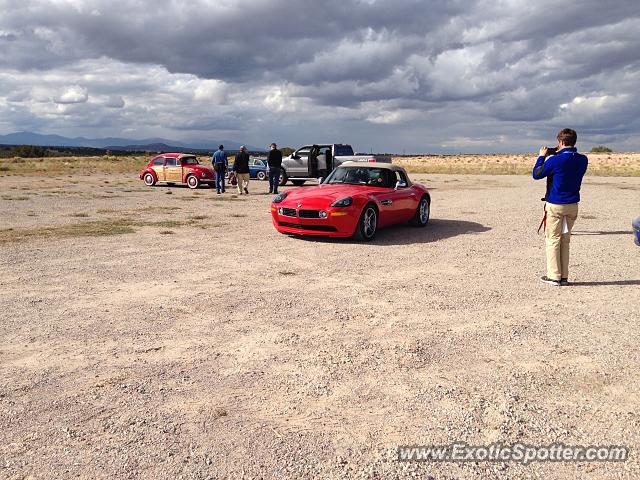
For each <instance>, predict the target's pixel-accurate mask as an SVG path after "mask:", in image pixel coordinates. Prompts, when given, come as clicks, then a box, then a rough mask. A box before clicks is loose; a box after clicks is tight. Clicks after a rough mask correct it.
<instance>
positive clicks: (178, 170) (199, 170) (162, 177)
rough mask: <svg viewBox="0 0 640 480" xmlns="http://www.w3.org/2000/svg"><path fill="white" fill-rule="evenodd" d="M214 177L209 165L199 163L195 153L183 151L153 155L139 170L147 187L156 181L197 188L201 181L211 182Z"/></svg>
mask: <svg viewBox="0 0 640 480" xmlns="http://www.w3.org/2000/svg"><path fill="white" fill-rule="evenodd" d="M214 178H215V177H214V173H213V169H212V168H211V167H207V166H205V165H201V164H200V162H198V159H197V158H196V156H195V155H191V154H185V153H163V154H161V155H158V156H156V157H153V158H152V159H151V160H150V161H149V164H148V165H147V167H146V168H144V169H143V170H142V171H141V172H140V179H141V180H143V181H144V184H145V185H147V186H149V187H151V186H153V185H155V184H156V183H157V182H167V183H186V184H187V185H188V186H189V188H198V187H199V186H200V184H201V183H209V184H211V183H213V182H214Z"/></svg>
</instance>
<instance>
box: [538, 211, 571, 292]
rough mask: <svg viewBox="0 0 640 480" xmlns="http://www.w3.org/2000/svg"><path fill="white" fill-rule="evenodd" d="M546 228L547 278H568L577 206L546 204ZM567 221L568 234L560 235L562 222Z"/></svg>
mask: <svg viewBox="0 0 640 480" xmlns="http://www.w3.org/2000/svg"><path fill="white" fill-rule="evenodd" d="M545 209H546V211H547V228H546V231H545V242H546V244H547V277H548V278H550V279H551V280H560V279H561V278H569V244H570V242H571V229H572V228H573V224H574V223H575V221H576V218H578V204H577V203H570V204H568V205H556V204H554V203H547V204H546V206H545ZM563 218H565V219H566V220H567V229H568V230H569V232H568V233H562V227H563V225H562V223H563V222H562V220H563Z"/></svg>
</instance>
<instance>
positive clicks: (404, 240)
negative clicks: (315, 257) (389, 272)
mask: <svg viewBox="0 0 640 480" xmlns="http://www.w3.org/2000/svg"><path fill="white" fill-rule="evenodd" d="M489 230H491V228H490V227H485V226H484V225H482V224H480V223H477V222H469V221H467V220H449V219H442V218H436V219H431V220H429V224H428V225H427V226H426V227H424V228H416V227H412V226H409V225H395V226H392V227H389V228H385V229H382V230H380V231H378V232H377V233H376V237H375V238H374V239H373V240H372V241H371V242H369V244H372V245H385V246H386V245H409V244H413V243H431V242H437V241H439V240H445V239H447V238H452V237H457V236H458V235H470V234H478V233H484V232H488V231H489ZM291 236H292V237H296V238H300V239H303V240H306V241H309V242H320V243H326V242H331V243H356V242H357V241H356V240H354V239H352V238H329V237H315V236H311V235H305V236H296V235H291Z"/></svg>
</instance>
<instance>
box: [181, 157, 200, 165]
mask: <svg viewBox="0 0 640 480" xmlns="http://www.w3.org/2000/svg"><path fill="white" fill-rule="evenodd" d="M180 161H181V162H182V165H198V159H197V158H196V157H182V158H181V159H180Z"/></svg>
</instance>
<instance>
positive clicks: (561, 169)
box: [532, 128, 588, 285]
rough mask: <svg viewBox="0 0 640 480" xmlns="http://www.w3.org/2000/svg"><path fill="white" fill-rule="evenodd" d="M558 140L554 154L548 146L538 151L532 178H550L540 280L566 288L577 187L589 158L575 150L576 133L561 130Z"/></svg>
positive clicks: (575, 212) (577, 197) (576, 212)
mask: <svg viewBox="0 0 640 480" xmlns="http://www.w3.org/2000/svg"><path fill="white" fill-rule="evenodd" d="M557 139H558V147H557V149H556V152H553V150H552V149H549V148H548V147H542V148H541V149H540V156H539V157H538V160H537V161H536V164H535V165H534V167H533V171H532V175H533V178H534V180H540V179H542V178H545V177H548V178H550V181H549V183H550V185H549V186H548V190H547V195H546V202H547V203H546V205H545V212H546V228H545V243H546V246H547V274H546V275H545V276H544V277H542V281H543V282H545V283H548V284H551V285H568V284H569V242H570V241H571V229H572V228H573V224H574V222H575V221H576V218H578V202H580V186H581V185H582V177H584V174H585V172H586V171H587V164H588V159H587V157H586V156H584V155H581V154H579V153H578V151H577V149H576V148H575V145H576V141H577V139H578V135H577V133H576V131H575V130H571V129H570V128H564V129H562V130H560V132H559V133H558V137H557ZM552 153H553V154H552ZM551 154H552V155H551ZM549 155H550V156H549ZM547 157H549V158H547ZM545 158H546V161H545Z"/></svg>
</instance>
